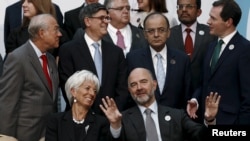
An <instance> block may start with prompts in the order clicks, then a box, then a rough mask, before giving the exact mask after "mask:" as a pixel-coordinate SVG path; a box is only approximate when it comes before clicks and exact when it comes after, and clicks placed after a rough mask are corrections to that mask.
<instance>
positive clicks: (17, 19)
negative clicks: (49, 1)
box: [4, 1, 63, 43]
mask: <svg viewBox="0 0 250 141" xmlns="http://www.w3.org/2000/svg"><path fill="white" fill-rule="evenodd" d="M54 6H55V10H56V17H57V22H58V24H59V25H60V26H62V25H63V15H62V12H61V10H60V8H59V6H58V5H56V4H54ZM21 23H22V1H18V2H16V3H14V4H12V5H10V6H8V7H7V8H6V9H5V18H4V42H5V43H6V40H7V38H8V36H9V34H10V32H11V31H12V29H14V28H17V27H19V26H21Z"/></svg>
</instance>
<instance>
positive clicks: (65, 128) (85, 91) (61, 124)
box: [45, 70, 121, 141]
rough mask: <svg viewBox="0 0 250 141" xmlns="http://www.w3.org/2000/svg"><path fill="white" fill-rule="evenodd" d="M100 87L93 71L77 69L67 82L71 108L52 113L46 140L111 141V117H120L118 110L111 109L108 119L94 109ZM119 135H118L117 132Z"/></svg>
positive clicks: (66, 88) (112, 118)
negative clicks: (92, 107) (92, 108)
mask: <svg viewBox="0 0 250 141" xmlns="http://www.w3.org/2000/svg"><path fill="white" fill-rule="evenodd" d="M99 89H100V84H99V80H98V78H97V76H96V75H95V74H93V73H92V72H90V71H87V70H82V71H77V72H75V73H74V74H73V75H72V76H71V77H69V78H68V80H67V82H66V84H65V91H66V94H67V98H68V100H69V102H70V105H71V110H69V111H66V112H62V113H57V114H53V115H52V116H51V119H50V120H49V122H48V124H47V129H46V135H45V140H48V141H69V140H73V141H83V140H84V141H97V140H103V141H112V139H113V137H116V135H115V134H113V132H111V129H114V130H116V125H113V124H112V123H111V122H110V124H109V121H113V120H114V118H121V114H120V112H119V111H117V108H116V110H113V111H112V109H110V111H112V112H110V113H109V115H107V118H108V120H109V121H108V120H107V119H106V118H105V117H103V116H101V115H97V114H95V113H94V112H93V111H92V110H91V106H92V105H93V103H94V101H95V98H96V95H97V93H98V91H99ZM117 136H119V135H117Z"/></svg>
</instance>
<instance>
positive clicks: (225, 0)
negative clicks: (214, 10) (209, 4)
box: [213, 0, 242, 27]
mask: <svg viewBox="0 0 250 141" xmlns="http://www.w3.org/2000/svg"><path fill="white" fill-rule="evenodd" d="M217 6H222V11H221V13H220V16H221V18H222V19H223V21H227V20H228V19H229V18H232V20H233V25H234V26H235V27H236V26H237V25H238V23H239V22H240V19H241V15H242V11H241V9H240V7H239V5H238V4H237V3H236V2H235V1H234V0H218V1H215V2H214V3H213V7H217Z"/></svg>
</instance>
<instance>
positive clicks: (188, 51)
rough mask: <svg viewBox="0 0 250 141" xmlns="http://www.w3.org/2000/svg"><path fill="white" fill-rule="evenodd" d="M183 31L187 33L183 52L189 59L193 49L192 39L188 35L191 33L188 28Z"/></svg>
mask: <svg viewBox="0 0 250 141" xmlns="http://www.w3.org/2000/svg"><path fill="white" fill-rule="evenodd" d="M185 31H186V32H187V36H186V39H185V52H186V54H187V55H188V56H189V57H191V56H192V53H193V50H194V47H193V40H192V37H191V35H190V32H191V31H192V30H191V29H190V28H186V29H185Z"/></svg>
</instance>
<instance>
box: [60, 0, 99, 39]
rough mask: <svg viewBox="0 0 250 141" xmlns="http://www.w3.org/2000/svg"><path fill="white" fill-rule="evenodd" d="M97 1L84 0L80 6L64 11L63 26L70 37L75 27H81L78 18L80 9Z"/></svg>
mask: <svg viewBox="0 0 250 141" xmlns="http://www.w3.org/2000/svg"><path fill="white" fill-rule="evenodd" d="M98 1H99V0H85V3H83V4H82V5H81V6H80V7H77V8H75V9H72V10H69V11H67V12H65V14H64V23H63V27H64V30H65V31H66V32H67V34H68V37H69V38H70V39H72V38H73V36H74V34H75V32H76V31H77V29H78V28H81V27H82V24H81V22H80V19H79V13H80V11H81V9H82V8H84V7H85V6H87V5H88V4H91V3H97V2H98ZM82 28H85V27H82Z"/></svg>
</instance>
